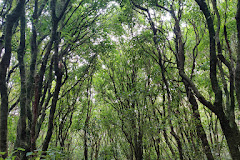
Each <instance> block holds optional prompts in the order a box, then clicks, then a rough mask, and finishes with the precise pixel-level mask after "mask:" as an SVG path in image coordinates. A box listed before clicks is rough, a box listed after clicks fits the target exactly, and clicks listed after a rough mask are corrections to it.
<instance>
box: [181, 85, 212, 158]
mask: <svg viewBox="0 0 240 160" xmlns="http://www.w3.org/2000/svg"><path fill="white" fill-rule="evenodd" d="M185 84H186V82H185ZM185 89H186V92H187V96H188V100H189V102H190V103H191V106H192V111H193V117H194V119H195V120H194V122H195V126H196V130H197V135H198V137H199V138H200V140H201V143H202V148H203V151H204V153H205V155H206V156H207V159H208V160H214V158H213V155H212V152H211V147H210V145H209V143H208V139H207V135H206V133H205V131H204V128H203V126H202V122H201V118H200V114H199V111H198V104H197V101H196V99H195V97H194V95H193V93H192V91H191V90H189V86H187V85H185Z"/></svg>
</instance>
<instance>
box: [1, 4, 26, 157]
mask: <svg viewBox="0 0 240 160" xmlns="http://www.w3.org/2000/svg"><path fill="white" fill-rule="evenodd" d="M24 4H25V0H20V1H19V2H18V3H17V6H16V8H14V10H13V11H12V12H11V14H9V15H7V19H6V30H5V54H4V55H3V56H2V61H1V62H0V94H1V106H0V152H6V154H4V155H3V156H2V157H3V158H6V156H7V132H8V128H7V119H8V92H7V84H6V73H7V69H8V67H9V64H10V59H11V54H12V53H11V52H12V29H13V25H14V24H15V23H16V22H17V20H18V19H19V17H20V16H21V14H22V11H23V9H24Z"/></svg>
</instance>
